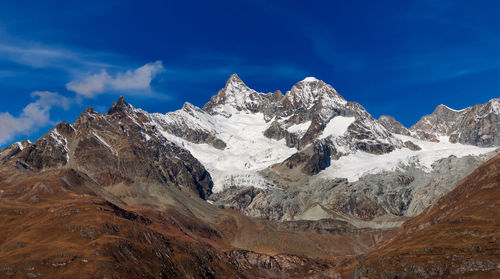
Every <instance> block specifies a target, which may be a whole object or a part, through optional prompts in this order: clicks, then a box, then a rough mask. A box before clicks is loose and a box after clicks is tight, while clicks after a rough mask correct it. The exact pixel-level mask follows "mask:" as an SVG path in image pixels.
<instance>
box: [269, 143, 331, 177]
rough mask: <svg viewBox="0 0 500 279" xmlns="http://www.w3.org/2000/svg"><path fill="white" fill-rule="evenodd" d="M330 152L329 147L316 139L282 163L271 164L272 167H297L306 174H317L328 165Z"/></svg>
mask: <svg viewBox="0 0 500 279" xmlns="http://www.w3.org/2000/svg"><path fill="white" fill-rule="evenodd" d="M330 153H331V152H330V148H329V147H328V146H327V145H325V144H323V143H321V142H319V141H318V142H315V143H314V144H312V145H309V146H308V147H307V148H305V149H303V150H302V151H300V152H297V153H295V154H293V155H292V156H291V157H289V158H288V159H286V160H285V161H283V162H282V163H279V164H278V165H275V166H273V168H277V169H279V168H283V167H286V168H288V169H297V168H298V169H299V170H300V171H301V172H302V173H304V174H306V175H313V174H317V173H319V172H320V171H322V170H324V169H325V168H326V167H328V166H329V165H330Z"/></svg>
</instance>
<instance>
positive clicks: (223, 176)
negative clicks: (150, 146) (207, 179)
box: [162, 106, 297, 193]
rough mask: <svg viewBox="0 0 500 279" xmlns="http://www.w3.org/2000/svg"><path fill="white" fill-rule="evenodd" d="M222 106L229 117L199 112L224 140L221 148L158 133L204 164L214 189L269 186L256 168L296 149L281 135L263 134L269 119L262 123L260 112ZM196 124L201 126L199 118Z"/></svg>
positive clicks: (279, 158) (258, 168)
mask: <svg viewBox="0 0 500 279" xmlns="http://www.w3.org/2000/svg"><path fill="white" fill-rule="evenodd" d="M224 110H225V111H226V112H230V114H231V116H230V117H229V118H226V117H225V116H222V115H214V116H211V115H208V114H205V113H200V114H203V118H205V123H210V125H211V126H212V127H210V128H209V127H205V128H207V130H208V129H209V130H212V131H215V136H216V137H217V138H219V139H221V140H223V141H224V142H225V143H226V148H225V149H224V150H219V149H216V148H214V147H212V146H210V145H208V144H196V143H192V142H189V141H187V140H184V139H182V138H179V137H176V136H174V135H171V134H169V133H168V132H165V131H163V132H162V134H163V136H165V137H166V138H167V139H169V140H171V141H173V142H175V143H177V144H179V145H181V146H182V147H184V148H186V149H187V150H189V151H190V152H191V154H193V156H194V157H196V159H198V160H199V161H200V162H201V163H202V164H203V165H204V166H205V168H206V169H207V170H208V172H209V173H210V174H211V175H212V179H213V181H214V187H213V192H215V193H216V192H219V191H222V190H223V189H224V188H225V187H228V186H232V185H237V186H253V187H260V188H268V187H272V186H273V185H272V184H270V183H269V182H268V181H267V180H265V179H264V178H262V177H261V176H260V175H258V174H257V172H258V171H260V170H263V169H265V168H267V167H268V166H270V165H273V164H276V163H279V162H281V161H283V160H285V159H286V158H288V157H290V156H291V155H293V154H294V153H295V152H297V150H296V149H294V148H290V147H287V146H286V143H285V140H284V139H283V140H280V141H277V140H273V139H269V138H266V137H265V136H264V131H265V130H266V129H267V128H268V127H269V125H270V122H269V123H266V121H265V120H264V115H263V114H262V113H256V114H252V113H246V112H243V111H237V110H236V109H234V108H232V107H229V106H228V107H226V108H224ZM200 118H202V117H200ZM206 118H210V119H206ZM197 124H199V125H200V126H203V124H202V123H200V122H198V123H197Z"/></svg>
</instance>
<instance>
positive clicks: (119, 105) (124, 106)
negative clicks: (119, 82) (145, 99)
mask: <svg viewBox="0 0 500 279" xmlns="http://www.w3.org/2000/svg"><path fill="white" fill-rule="evenodd" d="M130 108H132V106H131V105H130V104H129V103H127V101H125V98H124V97H123V96H120V98H118V100H117V101H116V102H114V103H113V105H112V106H111V108H110V109H109V110H108V112H107V114H113V113H115V112H117V111H124V110H128V109H130Z"/></svg>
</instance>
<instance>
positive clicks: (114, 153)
mask: <svg viewBox="0 0 500 279" xmlns="http://www.w3.org/2000/svg"><path fill="white" fill-rule="evenodd" d="M92 134H94V136H95V137H96V139H98V140H99V141H100V142H101V143H102V145H104V146H105V147H106V148H107V149H108V150H109V151H111V153H113V155H115V156H117V155H118V152H116V150H115V149H114V148H113V147H111V145H109V144H108V143H107V142H106V141H105V140H103V139H102V138H101V137H100V136H98V135H97V134H96V133H95V132H92Z"/></svg>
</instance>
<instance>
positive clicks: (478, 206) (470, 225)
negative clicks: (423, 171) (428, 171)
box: [354, 155, 500, 278]
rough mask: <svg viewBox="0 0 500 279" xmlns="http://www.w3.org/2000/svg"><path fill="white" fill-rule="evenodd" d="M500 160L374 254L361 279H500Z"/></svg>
mask: <svg viewBox="0 0 500 279" xmlns="http://www.w3.org/2000/svg"><path fill="white" fill-rule="evenodd" d="M499 205H500V155H496V156H495V157H494V158H492V159H491V160H489V161H488V162H486V163H484V164H483V165H481V166H480V167H479V168H478V169H476V170H475V171H474V172H472V173H471V174H470V175H469V176H468V177H467V178H466V179H465V180H464V181H463V182H461V183H460V184H459V185H458V186H457V187H456V188H455V189H453V190H452V191H451V192H449V193H448V194H446V195H445V196H443V197H442V198H441V199H439V201H437V202H436V203H434V204H433V205H432V206H430V207H428V208H427V209H426V210H425V211H424V212H423V213H422V214H420V215H419V216H417V217H415V218H413V219H411V220H409V221H408V222H406V223H405V224H404V225H403V227H402V229H401V231H400V232H399V233H398V234H397V235H396V236H395V237H394V238H393V239H391V240H390V241H388V242H386V243H384V244H381V246H380V247H379V248H378V249H375V250H374V251H372V252H370V253H368V254H367V255H366V258H365V259H363V260H362V263H361V265H360V266H359V267H358V268H357V270H356V273H355V276H354V277H355V278H417V277H419V278H443V277H446V278H498V277H499V276H500V210H499Z"/></svg>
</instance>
